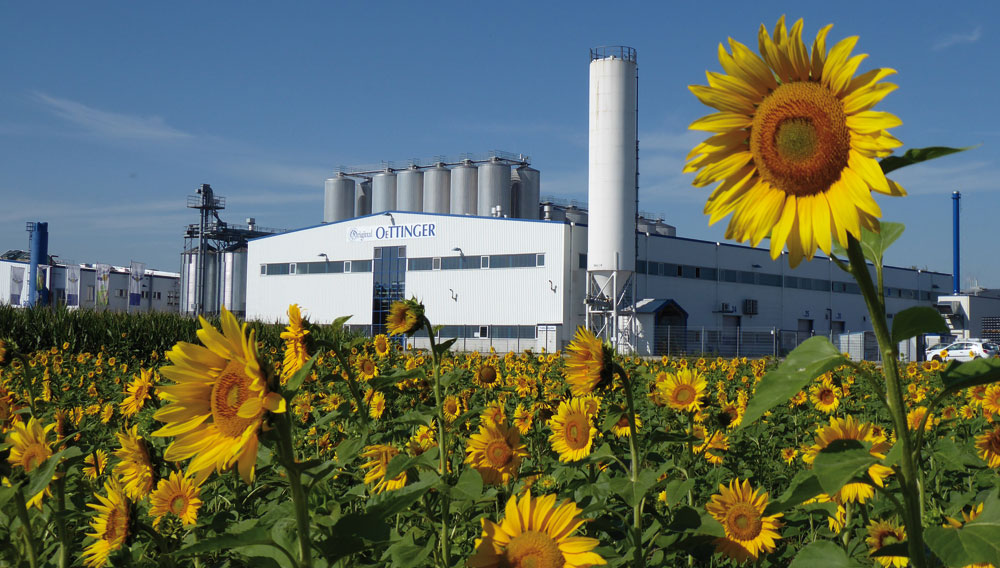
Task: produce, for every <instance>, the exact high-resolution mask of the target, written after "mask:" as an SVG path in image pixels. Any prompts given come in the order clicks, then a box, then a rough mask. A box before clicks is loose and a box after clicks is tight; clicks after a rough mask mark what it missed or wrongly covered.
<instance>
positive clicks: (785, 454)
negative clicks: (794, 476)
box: [781, 448, 799, 465]
mask: <svg viewBox="0 0 1000 568" xmlns="http://www.w3.org/2000/svg"><path fill="white" fill-rule="evenodd" d="M798 455H799V451H798V450H796V449H795V448H783V449H782V450H781V459H782V460H784V461H785V463H787V464H788V465H792V462H793V461H795V458H796V456H798Z"/></svg>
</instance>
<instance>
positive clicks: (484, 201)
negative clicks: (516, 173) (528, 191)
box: [477, 158, 514, 217]
mask: <svg viewBox="0 0 1000 568" xmlns="http://www.w3.org/2000/svg"><path fill="white" fill-rule="evenodd" d="M510 203H511V202H510V166H509V165H508V164H505V163H503V162H501V161H500V160H498V159H497V158H493V159H492V160H490V161H489V162H486V163H485V164H481V165H480V166H479V205H478V208H477V210H478V211H479V213H478V214H479V216H480V217H492V216H493V211H494V210H495V209H496V208H497V207H499V208H500V213H501V214H500V216H501V217H502V216H507V217H513V216H514V213H513V212H512V211H511V207H510Z"/></svg>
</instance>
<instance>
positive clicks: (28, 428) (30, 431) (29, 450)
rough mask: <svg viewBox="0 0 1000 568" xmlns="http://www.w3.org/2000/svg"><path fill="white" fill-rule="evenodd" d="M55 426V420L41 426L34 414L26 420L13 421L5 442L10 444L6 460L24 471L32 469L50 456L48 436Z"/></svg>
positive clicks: (29, 471)
mask: <svg viewBox="0 0 1000 568" xmlns="http://www.w3.org/2000/svg"><path fill="white" fill-rule="evenodd" d="M55 427H56V423H55V422H53V423H52V424H49V425H48V426H42V423H41V422H40V421H39V420H38V419H36V418H35V417H34V416H32V417H30V418H28V421H27V422H20V421H18V422H14V423H13V425H12V427H11V429H10V432H8V433H7V439H6V443H8V444H10V455H8V456H7V461H8V462H9V463H10V464H11V465H12V466H15V467H20V468H22V469H23V470H24V472H25V473H31V472H32V471H34V469H35V468H37V467H38V466H40V465H42V463H43V462H44V461H45V460H47V459H49V458H50V457H51V456H52V446H51V445H50V442H49V439H48V437H49V432H51V431H52V430H54V429H55Z"/></svg>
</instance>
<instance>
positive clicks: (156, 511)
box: [149, 471, 201, 526]
mask: <svg viewBox="0 0 1000 568" xmlns="http://www.w3.org/2000/svg"><path fill="white" fill-rule="evenodd" d="M200 496H201V490H200V489H199V488H198V486H197V485H196V484H195V483H194V482H193V481H191V479H190V478H189V477H187V476H186V475H183V474H181V473H179V472H176V471H175V472H172V473H171V474H170V477H169V478H165V479H161V480H160V482H159V483H158V484H157V485H156V491H153V492H152V493H151V494H150V495H149V504H150V507H149V515H150V516H151V517H154V518H155V519H156V520H155V521H154V523H153V524H154V526H156V525H158V524H159V523H160V519H162V518H163V517H164V515H166V514H168V513H172V514H174V515H176V516H177V518H179V519H180V520H181V522H182V523H184V524H185V525H193V524H195V522H196V521H197V520H198V509H199V508H200V507H201V499H200Z"/></svg>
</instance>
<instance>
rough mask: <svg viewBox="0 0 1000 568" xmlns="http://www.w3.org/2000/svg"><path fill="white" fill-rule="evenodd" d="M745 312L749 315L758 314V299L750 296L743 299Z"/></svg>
mask: <svg viewBox="0 0 1000 568" xmlns="http://www.w3.org/2000/svg"><path fill="white" fill-rule="evenodd" d="M743 314H744V315H748V316H755V315H757V300H753V299H750V298H747V299H745V300H743Z"/></svg>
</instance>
